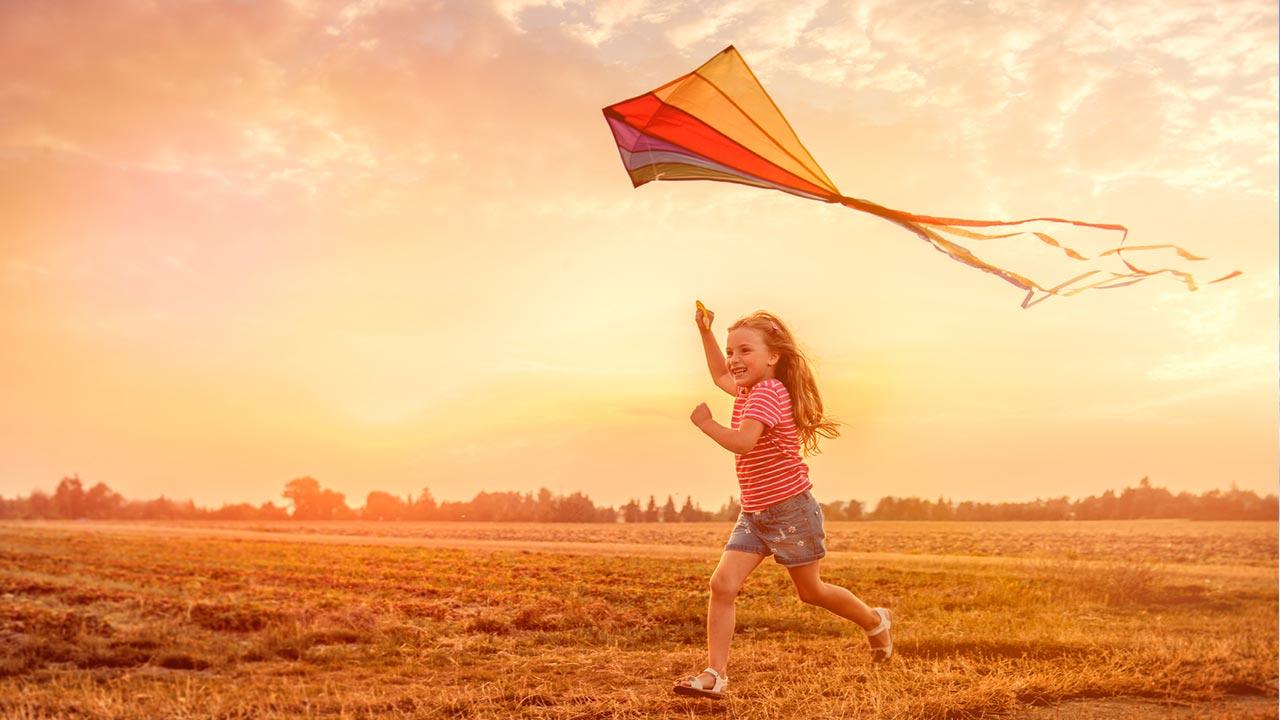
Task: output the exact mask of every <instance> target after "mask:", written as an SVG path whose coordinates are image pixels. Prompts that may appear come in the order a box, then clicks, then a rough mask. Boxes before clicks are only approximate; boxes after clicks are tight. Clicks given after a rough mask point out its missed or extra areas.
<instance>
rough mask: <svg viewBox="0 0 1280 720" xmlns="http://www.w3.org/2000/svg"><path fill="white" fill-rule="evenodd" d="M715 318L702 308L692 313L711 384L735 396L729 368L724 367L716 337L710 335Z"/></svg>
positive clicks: (735, 388)
mask: <svg viewBox="0 0 1280 720" xmlns="http://www.w3.org/2000/svg"><path fill="white" fill-rule="evenodd" d="M704 312H705V314H704ZM715 317H716V314H715V313H713V312H711V311H710V310H705V309H704V308H697V309H695V310H694V313H693V321H694V323H695V324H697V326H698V333H699V334H700V335H701V336H702V349H703V351H705V352H706V354H707V370H709V371H710V372H711V380H712V382H714V383H715V384H716V387H718V388H720V389H721V390H723V391H725V392H727V393H729V394H730V395H737V394H738V386H737V384H736V383H734V382H733V375H731V374H730V373H729V367H728V366H727V365H725V362H724V352H723V351H722V350H720V346H719V345H718V344H717V343H716V336H715V335H713V334H712V333H711V321H712V320H714V319H715Z"/></svg>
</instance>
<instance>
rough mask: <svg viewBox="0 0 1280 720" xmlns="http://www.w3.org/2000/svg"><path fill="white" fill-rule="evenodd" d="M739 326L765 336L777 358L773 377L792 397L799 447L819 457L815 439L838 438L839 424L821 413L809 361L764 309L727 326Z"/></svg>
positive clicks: (766, 344) (787, 331)
mask: <svg viewBox="0 0 1280 720" xmlns="http://www.w3.org/2000/svg"><path fill="white" fill-rule="evenodd" d="M740 327H749V328H752V329H754V330H759V331H760V334H761V335H762V336H764V343H765V346H766V347H767V348H769V350H770V351H772V352H776V353H778V355H779V356H780V357H779V358H778V364H777V367H776V368H775V369H774V373H773V374H774V377H776V378H778V380H780V381H781V382H782V384H783V385H785V386H786V388H787V392H788V393H790V394H791V408H792V414H793V415H794V418H795V422H796V429H797V431H799V434H800V446H801V448H802V449H803V451H804V454H805V455H816V454H818V453H819V452H821V451H820V450H819V449H818V438H819V437H825V438H837V437H840V430H839V425H840V423H838V422H836V421H835V420H834V419H833V418H831V417H830V416H828V415H826V413H825V412H824V411H823V409H822V396H821V395H819V394H818V384H817V383H815V382H814V381H813V372H812V371H810V370H809V361H808V360H807V359H806V358H805V356H804V352H802V351H801V350H800V347H799V345H798V344H797V343H796V339H795V337H794V336H792V334H791V331H790V330H789V329H787V326H786V324H785V323H783V322H782V321H781V320H779V319H778V318H777V317H776V316H774V315H773V314H772V313H767V312H764V311H763V310H759V311H756V312H753V313H751V314H750V315H747V316H746V317H744V318H741V319H739V320H738V321H737V322H735V323H734V324H732V325H730V326H729V330H730V331H733V330H736V329H738V328H740Z"/></svg>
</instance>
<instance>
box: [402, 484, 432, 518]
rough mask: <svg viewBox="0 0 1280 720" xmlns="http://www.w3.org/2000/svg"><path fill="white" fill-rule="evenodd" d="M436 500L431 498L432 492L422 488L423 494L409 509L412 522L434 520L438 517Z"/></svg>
mask: <svg viewBox="0 0 1280 720" xmlns="http://www.w3.org/2000/svg"><path fill="white" fill-rule="evenodd" d="M436 512H437V508H436V499H435V498H434V497H432V496H431V491H430V490H429V489H427V488H422V492H421V493H420V494H419V495H418V498H417V499H416V500H414V501H413V504H412V505H411V506H410V507H409V519H410V520H434V519H435V517H436Z"/></svg>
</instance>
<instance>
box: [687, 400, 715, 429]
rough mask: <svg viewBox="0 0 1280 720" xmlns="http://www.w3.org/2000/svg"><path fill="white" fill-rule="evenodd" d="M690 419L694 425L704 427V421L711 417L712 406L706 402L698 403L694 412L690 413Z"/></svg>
mask: <svg viewBox="0 0 1280 720" xmlns="http://www.w3.org/2000/svg"><path fill="white" fill-rule="evenodd" d="M689 419H690V420H692V421H693V424H694V425H697V426H698V427H702V424H703V423H705V422H706V421H708V420H710V419H711V408H709V407H707V404H706V403H698V407H696V408H694V409H693V412H692V413H690V414H689Z"/></svg>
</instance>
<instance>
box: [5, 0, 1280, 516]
mask: <svg viewBox="0 0 1280 720" xmlns="http://www.w3.org/2000/svg"><path fill="white" fill-rule="evenodd" d="M730 44H733V45H734V46H736V47H737V48H738V50H739V51H740V52H741V53H742V55H743V57H744V58H745V59H746V61H747V62H748V63H749V64H750V65H751V67H752V68H753V69H754V71H755V73H756V75H757V76H758V77H759V79H760V81H761V82H762V83H763V85H764V87H765V88H766V89H767V90H768V91H769V92H770V93H771V95H772V96H773V98H774V100H775V101H776V103H777V104H778V106H779V107H780V108H781V110H782V112H783V113H784V115H785V116H786V117H787V118H788V120H789V121H790V122H791V125H792V126H793V127H794V128H795V130H796V132H797V134H798V135H799V137H800V139H801V141H802V142H804V143H805V145H806V146H807V147H808V149H809V151H810V152H811V153H812V154H813V156H814V157H815V158H816V159H817V161H818V163H819V164H820V165H821V166H822V167H823V169H824V170H825V171H826V173H827V174H828V175H829V176H830V177H831V178H832V180H833V181H834V182H835V183H836V185H837V186H839V188H840V189H841V191H842V192H844V193H845V194H846V195H852V196H855V197H861V198H866V199H870V200H873V201H875V202H878V203H880V204H882V205H887V206H889V207H895V208H901V209H904V210H908V211H913V212H920V213H928V214H934V215H950V216H958V217H970V218H1011V217H1035V216H1043V215H1053V216H1057V217H1066V218H1079V219H1084V220H1089V221H1094V222H1107V223H1122V224H1124V225H1126V226H1127V227H1128V228H1129V229H1130V236H1129V242H1130V243H1131V244H1158V243H1172V244H1177V245H1181V246H1183V247H1185V248H1187V249H1188V250H1190V251H1192V252H1194V253H1196V254H1198V255H1204V256H1208V257H1209V258H1210V259H1211V260H1210V261H1206V262H1210V263H1217V264H1218V265H1217V266H1215V267H1221V268H1224V269H1226V270H1227V271H1230V270H1241V271H1243V273H1244V274H1243V275H1241V276H1240V277H1237V278H1235V279H1232V280H1230V281H1227V282H1224V283H1220V284H1215V285H1210V286H1206V287H1203V288H1202V289H1200V290H1198V291H1196V292H1188V291H1186V289H1185V288H1184V287H1182V286H1181V285H1179V284H1178V283H1177V282H1176V281H1173V280H1171V279H1170V278H1168V276H1164V277H1157V278H1152V279H1150V280H1148V281H1146V282H1144V283H1139V284H1138V285H1135V286H1132V287H1128V288H1120V289H1111V290H1106V291H1091V292H1086V293H1083V294H1080V295H1077V296H1074V297H1071V298H1053V299H1050V300H1048V301H1046V302H1043V303H1041V304H1039V305H1037V306H1035V307H1034V308H1031V309H1022V308H1021V307H1019V303H1020V302H1021V300H1022V293H1021V292H1020V291H1018V290H1017V289H1016V288H1013V287H1012V286H1010V285H1008V284H1006V283H1004V282H1002V281H1001V280H999V279H998V278H995V277H994V276H991V275H987V274H984V273H982V272H979V271H977V270H974V269H972V268H968V267H966V266H964V265H962V264H960V263H956V262H954V261H952V260H951V259H949V258H947V257H946V256H945V255H943V254H940V253H938V252H936V251H934V250H933V249H932V248H930V247H928V246H927V245H926V244H924V243H922V242H921V241H920V240H919V239H918V238H916V237H915V236H913V235H912V234H910V233H908V232H906V231H904V230H902V229H901V228H898V227H896V226H894V225H892V224H890V223H887V222H885V221H883V220H879V219H877V218H875V217H872V216H870V215H866V214H863V213H858V212H854V211H852V210H849V209H847V208H841V207H838V206H833V205H827V204H824V203H820V202H814V201H812V200H806V199H802V198H797V197H793V196H790V195H786V194H784V193H779V192H775V191H767V190H761V189H756V188H748V187H742V186H736V185H730V184H724V183H711V182H707V183H661V182H659V183H650V184H648V185H644V186H642V187H640V188H636V189H633V188H632V187H631V184H630V182H629V180H628V178H627V175H626V172H625V170H624V169H623V167H622V165H621V163H620V162H619V157H618V152H617V150H616V148H615V146H614V143H613V140H612V137H611V135H610V133H609V130H608V127H607V125H606V123H605V122H604V120H603V118H602V116H601V114H600V109H601V108H602V107H604V106H606V105H609V104H611V103H614V102H617V101H619V100H622V99H625V98H629V97H632V96H635V95H638V94H640V93H643V92H645V91H647V90H650V89H652V88H654V87H657V86H658V85H661V84H663V83H665V82H667V81H668V80H671V79H673V78H675V77H677V76H679V75H681V74H683V73H686V72H688V71H690V70H692V69H693V68H695V67H697V66H698V65H700V64H701V63H703V62H704V61H705V60H707V59H708V58H710V57H711V56H713V55H714V54H715V53H717V52H719V51H720V50H721V49H723V48H724V47H725V46H727V45H730ZM0 107H2V108H4V111H3V112H0V495H6V496H13V495H17V494H26V493H29V492H31V491H33V490H36V489H41V490H44V491H46V492H47V491H50V490H52V488H53V487H54V486H55V485H56V484H57V482H58V480H59V479H60V478H61V477H63V476H66V475H71V474H78V475H79V477H80V478H81V479H82V480H83V481H84V482H85V483H86V484H93V483H96V482H105V483H106V484H108V485H109V486H111V487H112V488H113V489H115V490H117V491H118V492H121V493H122V494H124V495H125V496H126V497H129V498H150V497H155V496H157V495H160V494H163V495H166V496H168V497H175V498H191V499H194V500H195V501H196V502H197V503H199V504H207V505H218V504H221V503H224V502H239V501H249V502H254V503H260V502H264V501H267V500H274V501H276V502H277V503H279V502H280V501H281V492H282V491H283V488H284V485H285V483H287V482H288V481H289V480H291V479H293V478H296V477H301V476H304V475H309V476H311V477H314V478H316V479H317V480H318V481H319V482H320V483H321V485H323V486H325V487H328V488H332V489H335V490H337V491H339V492H343V493H345V494H346V495H347V497H348V500H349V502H350V504H352V505H353V506H354V505H360V504H363V501H364V498H365V496H366V495H367V494H368V493H369V492H370V491H373V490H385V491H390V492H394V493H397V494H402V495H404V494H415V495H416V494H417V493H418V492H420V491H421V490H422V488H424V487H425V488H429V489H430V491H431V492H432V494H433V495H434V496H435V497H436V498H438V499H449V500H466V499H470V498H471V497H472V496H474V495H475V494H476V493H477V492H479V491H481V490H486V491H520V492H525V491H536V490H537V489H538V488H540V487H547V488H549V489H551V490H552V491H553V492H556V493H570V492H574V491H582V492H585V493H586V494H587V495H589V496H590V497H591V498H592V499H593V500H595V501H596V502H597V503H599V504H613V505H617V504H620V503H624V502H626V501H627V499H629V498H633V497H637V498H645V497H647V496H648V495H651V494H652V495H656V496H658V499H659V502H662V499H663V497H664V496H666V495H668V494H671V495H674V496H675V497H676V499H677V502H681V501H682V499H683V497H685V496H692V497H693V499H694V501H695V502H697V503H699V504H701V505H703V506H704V507H706V508H708V509H714V508H716V507H719V505H721V504H722V503H723V502H724V501H725V500H726V499H727V498H728V497H729V496H730V495H733V494H736V493H737V485H736V480H735V477H734V471H733V457H732V455H731V454H729V453H728V452H727V451H725V450H723V449H721V448H720V447H719V446H717V445H715V443H714V442H713V441H711V440H710V439H708V438H707V437H705V436H704V435H702V433H700V432H699V431H698V430H697V429H696V428H695V427H694V426H693V425H692V424H691V423H690V421H689V413H690V411H691V410H692V409H693V407H694V406H695V405H696V404H698V403H699V402H704V401H705V402H707V403H708V404H709V405H710V406H711V409H712V412H713V414H714V415H715V417H716V418H717V419H718V420H720V421H721V422H722V423H727V418H728V413H729V409H730V407H731V404H732V398H731V397H729V396H728V395H726V394H724V393H722V392H721V391H720V390H718V389H717V388H716V387H715V386H714V385H713V384H712V382H711V379H710V376H709V374H708V373H707V369H706V365H705V362H704V360H703V355H702V349H701V343H700V340H699V337H698V334H697V331H696V329H695V326H694V324H693V305H694V300H695V299H701V300H702V301H703V302H704V303H706V305H707V306H708V307H710V308H711V309H712V310H713V311H715V312H716V313H717V320H716V329H717V330H718V337H719V338H720V340H721V342H723V340H724V328H725V327H727V325H728V323H729V322H730V321H732V320H733V319H735V318H737V317H739V316H741V315H744V314H747V313H749V312H752V311H754V310H757V309H767V310H770V311H772V312H775V313H777V314H778V315H779V316H781V317H782V318H783V319H784V320H785V321H786V322H787V323H788V324H789V325H790V326H791V328H792V330H793V331H794V332H795V334H796V336H797V337H798V339H799V340H800V342H801V344H802V346H803V347H804V348H805V349H806V351H807V353H808V355H809V357H810V359H811V361H812V364H813V366H814V368H815V374H816V378H817V382H818V386H819V388H820V390H821V392H822V395H823V399H824V402H825V405H826V407H827V409H828V411H829V412H830V413H831V414H832V415H833V416H835V417H836V418H837V419H839V420H840V421H841V422H842V423H843V426H842V427H843V435H842V437H840V438H839V439H837V440H834V441H826V442H824V444H823V452H822V453H821V454H819V455H816V456H813V457H811V458H808V460H807V462H808V464H809V467H810V471H811V478H812V480H813V482H814V491H815V494H817V495H818V497H819V498H820V499H822V500H824V501H829V500H837V499H853V498H856V499H860V500H863V501H872V502H873V501H874V500H876V499H878V498H880V497H882V496H885V495H898V496H903V495H916V496H923V497H931V498H934V497H939V496H944V497H947V498H951V499H953V500H956V501H960V500H987V501H1000V500H1030V499H1033V498H1037V497H1060V496H1064V495H1065V496H1070V497H1083V496H1086V495H1090V494H1096V493H1100V492H1102V491H1104V490H1107V489H1111V488H1122V487H1125V486H1131V485H1136V484H1137V482H1138V481H1139V480H1140V479H1141V478H1142V477H1144V476H1148V477H1150V479H1151V482H1152V483H1153V484H1155V485H1158V486H1163V487H1167V488H1170V489H1171V490H1174V491H1175V492H1177V491H1184V490H1185V491H1190V492H1203V491H1206V490H1209V489H1213V488H1224V489H1225V488H1228V487H1230V486H1232V485H1233V484H1234V485H1236V486H1237V487H1239V488H1242V489H1247V490H1255V491H1258V492H1275V490H1276V484H1277V467H1278V465H1277V436H1278V432H1280V427H1278V420H1277V407H1278V406H1280V391H1278V389H1277V376H1278V370H1280V368H1278V362H1280V361H1278V358H1277V346H1278V344H1280V336H1278V330H1277V296H1276V295H1277V293H1276V290H1277V283H1278V279H1277V244H1278V233H1280V231H1278V228H1277V212H1278V208H1277V147H1278V142H1277V12H1276V6H1275V4H1274V3H1273V2H1260V1H1255V2H1217V1H1215V2H1158V3H1157V2H1148V3H1108V2H1077V1H1076V0H1071V1H1069V2H988V3H983V2H954V1H952V0H940V1H937V2H851V3H844V2H824V1H822V0H817V1H801V2H796V1H787V2H764V1H759V2H750V1H744V2H724V3H716V4H704V3H696V2H682V1H680V0H670V1H667V0H619V1H616V2H611V1H608V0H606V1H603V2H597V3H587V2H574V1H573V0H551V1H542V0H499V1H498V2H496V3H485V2H479V1H475V2H461V1H459V2H402V1H398V0H361V1H358V2H325V1H321V0H274V1H272V0H264V1H262V2H247V1H232V0H219V1H208V2H205V1H189V0H179V1H178V2H143V1H141V0H133V1H127V0H110V1H108V0H103V1H101V2H70V1H66V0H51V1H50V2H40V3H3V4H0ZM1094 237H1096V236H1094ZM1019 247H1021V246H1019ZM1216 276H1217V275H1210V276H1209V277H1216Z"/></svg>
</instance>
